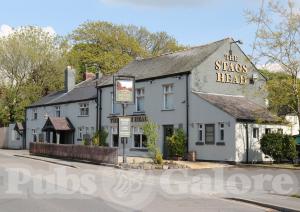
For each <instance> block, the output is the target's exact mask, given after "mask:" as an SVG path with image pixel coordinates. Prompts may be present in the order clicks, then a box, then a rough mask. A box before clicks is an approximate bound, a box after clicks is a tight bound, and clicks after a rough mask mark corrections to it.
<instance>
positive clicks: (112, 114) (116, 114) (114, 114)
mask: <svg viewBox="0 0 300 212" xmlns="http://www.w3.org/2000/svg"><path fill="white" fill-rule="evenodd" d="M119 115H120V113H111V114H109V116H110V117H111V116H119Z"/></svg>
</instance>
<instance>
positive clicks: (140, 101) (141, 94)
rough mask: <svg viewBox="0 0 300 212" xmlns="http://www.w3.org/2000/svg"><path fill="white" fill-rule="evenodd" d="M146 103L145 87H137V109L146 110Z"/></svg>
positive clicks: (139, 110) (138, 110)
mask: <svg viewBox="0 0 300 212" xmlns="http://www.w3.org/2000/svg"><path fill="white" fill-rule="evenodd" d="M144 103H145V89H144V88H138V89H136V111H137V112H144V111H145V108H144Z"/></svg>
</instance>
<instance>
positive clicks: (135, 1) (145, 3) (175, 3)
mask: <svg viewBox="0 0 300 212" xmlns="http://www.w3.org/2000/svg"><path fill="white" fill-rule="evenodd" d="M100 1H101V2H103V3H105V4H109V5H129V6H135V7H152V8H166V7H194V6H202V5H206V4H210V3H212V2H217V1H216V0H100Z"/></svg>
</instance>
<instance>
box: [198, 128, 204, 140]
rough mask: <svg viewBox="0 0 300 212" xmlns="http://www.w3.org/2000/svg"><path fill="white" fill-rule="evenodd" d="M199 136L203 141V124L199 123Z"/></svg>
mask: <svg viewBox="0 0 300 212" xmlns="http://www.w3.org/2000/svg"><path fill="white" fill-rule="evenodd" d="M198 135H199V138H198V140H199V141H201V142H202V141H203V124H199V134H198Z"/></svg>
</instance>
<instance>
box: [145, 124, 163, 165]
mask: <svg viewBox="0 0 300 212" xmlns="http://www.w3.org/2000/svg"><path fill="white" fill-rule="evenodd" d="M143 131H144V135H145V136H146V138H147V148H148V150H149V153H150V156H151V157H152V159H153V162H154V163H157V164H162V162H163V158H162V153H161V152H160V149H159V148H158V146H157V140H158V138H159V135H158V125H157V124H155V123H154V122H152V121H147V122H146V123H145V124H144V125H143Z"/></svg>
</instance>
